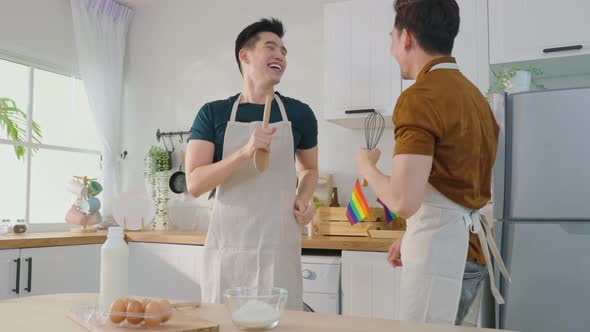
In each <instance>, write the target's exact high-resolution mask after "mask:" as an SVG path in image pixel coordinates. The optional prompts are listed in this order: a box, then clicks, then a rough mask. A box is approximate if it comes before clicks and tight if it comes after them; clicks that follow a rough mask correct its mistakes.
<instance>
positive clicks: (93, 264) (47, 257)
mask: <svg viewBox="0 0 590 332" xmlns="http://www.w3.org/2000/svg"><path fill="white" fill-rule="evenodd" d="M100 247H101V245H100V244H90V245H79V246H62V247H41V248H28V249H21V255H20V257H21V292H20V296H31V295H45V294H55V293H96V292H98V288H99V282H100Z"/></svg>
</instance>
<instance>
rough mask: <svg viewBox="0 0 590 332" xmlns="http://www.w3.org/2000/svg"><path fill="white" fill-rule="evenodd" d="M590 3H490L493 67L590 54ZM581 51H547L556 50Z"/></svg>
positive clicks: (501, 0)
mask: <svg viewBox="0 0 590 332" xmlns="http://www.w3.org/2000/svg"><path fill="white" fill-rule="evenodd" d="M588 12H590V1H587V0H561V1H553V0H492V1H490V2H489V21H490V62H491V63H493V64H497V63H505V62H514V61H526V60H536V59H543V58H554V57H562V56H569V55H577V54H590V33H589V31H590V20H588ZM578 45H579V46H582V49H579V50H568V51H560V52H549V53H547V51H545V52H544V50H547V49H551V48H556V47H568V46H578Z"/></svg>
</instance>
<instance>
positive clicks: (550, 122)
mask: <svg viewBox="0 0 590 332" xmlns="http://www.w3.org/2000/svg"><path fill="white" fill-rule="evenodd" d="M492 108H494V113H495V115H496V117H497V120H498V122H499V123H500V124H501V127H502V130H501V132H500V140H499V148H498V155H497V159H496V162H495V165H494V179H493V201H494V219H495V238H496V242H497V243H498V246H499V248H501V253H502V256H503V259H504V261H505V263H506V266H507V267H508V270H509V271H510V274H511V276H512V283H511V284H508V283H506V282H505V281H504V280H502V281H499V283H500V290H501V292H502V294H503V296H504V298H505V300H506V304H504V305H500V306H496V317H495V318H496V319H495V320H496V327H498V328H502V329H510V330H517V331H523V332H545V331H546V332H555V331H590V88H580V89H567V90H551V91H548V90H546V91H539V92H526V93H518V94H514V95H510V96H507V97H506V98H505V107H501V106H500V108H501V109H499V107H498V106H497V104H496V105H495V106H493V107H492ZM497 275H498V273H496V280H497V281H498V276H497Z"/></svg>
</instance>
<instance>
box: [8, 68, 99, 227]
mask: <svg viewBox="0 0 590 332" xmlns="http://www.w3.org/2000/svg"><path fill="white" fill-rule="evenodd" d="M45 69H46V68H44V69H40V68H38V67H36V66H34V65H25V64H20V63H16V62H11V61H7V60H3V59H0V98H10V99H12V100H14V102H15V103H16V106H17V107H18V108H19V109H21V110H22V111H23V112H25V113H27V115H28V116H27V119H28V123H27V124H25V127H26V128H24V129H25V134H24V135H23V138H24V140H23V141H22V142H18V141H15V140H13V139H11V138H10V137H8V136H7V134H6V128H3V129H2V130H1V132H0V219H10V220H11V221H12V222H15V221H16V220H19V219H24V220H26V221H27V222H28V223H29V224H31V225H33V227H35V225H39V224H44V225H47V224H63V223H65V221H64V216H65V214H66V212H67V211H68V209H69V207H70V206H71V205H72V204H73V203H74V202H75V200H76V197H75V196H74V195H73V194H71V193H69V192H67V191H66V189H65V186H66V182H67V181H68V180H69V179H70V178H71V177H72V176H75V175H77V176H89V177H99V176H100V175H101V174H100V173H101V154H100V141H99V138H98V132H97V129H96V126H95V123H94V120H93V119H92V115H91V112H90V107H89V104H88V97H87V96H86V92H85V90H84V85H83V83H82V81H81V80H80V79H78V78H76V77H73V76H71V75H64V74H61V73H58V72H54V71H49V70H45ZM31 119H32V121H34V122H36V123H37V124H38V125H39V127H40V129H41V134H42V137H41V139H40V143H38V142H36V141H35V140H34V139H33V138H34V136H33V133H32V126H31ZM19 146H20V147H24V148H25V149H26V150H25V153H24V155H23V156H22V157H21V158H20V159H19V158H17V155H16V153H15V147H19ZM99 199H100V196H99ZM40 228H41V227H40Z"/></svg>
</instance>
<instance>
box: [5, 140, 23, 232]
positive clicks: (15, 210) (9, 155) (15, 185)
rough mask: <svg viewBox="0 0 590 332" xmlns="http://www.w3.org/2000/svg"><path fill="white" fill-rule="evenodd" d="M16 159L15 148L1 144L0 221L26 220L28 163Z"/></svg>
mask: <svg viewBox="0 0 590 332" xmlns="http://www.w3.org/2000/svg"><path fill="white" fill-rule="evenodd" d="M25 158H26V157H23V158H21V159H20V160H18V159H17V158H16V154H15V153H14V147H13V146H12V145H8V144H0V220H2V219H10V220H11V221H13V222H14V221H16V220H17V219H25V217H26V215H25V214H26V200H27V194H26V192H27V163H26V162H25Z"/></svg>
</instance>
